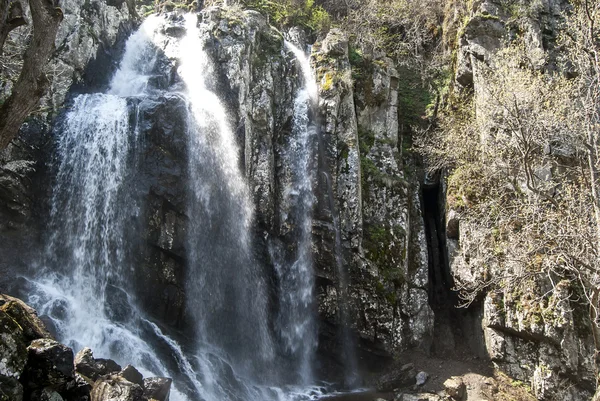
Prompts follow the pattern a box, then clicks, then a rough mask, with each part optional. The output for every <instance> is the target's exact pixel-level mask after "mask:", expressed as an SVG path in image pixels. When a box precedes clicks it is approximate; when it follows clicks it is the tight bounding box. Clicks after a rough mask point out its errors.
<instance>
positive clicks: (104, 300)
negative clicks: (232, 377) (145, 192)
mask: <svg viewBox="0 0 600 401" xmlns="http://www.w3.org/2000/svg"><path fill="white" fill-rule="evenodd" d="M160 23H161V19H160V18H158V17H151V18H148V19H146V21H145V22H144V23H143V24H142V26H141V27H140V29H139V30H138V31H137V32H136V33H135V34H134V35H132V36H131V37H130V39H129V40H128V42H127V45H126V51H125V56H124V58H123V61H122V62H121V64H120V67H119V70H118V71H117V72H116V73H115V75H114V77H113V80H112V82H111V85H110V89H109V91H108V93H106V94H101V93H96V94H84V95H80V96H78V97H77V98H76V99H75V100H74V102H73V105H72V107H71V109H70V111H69V112H68V113H67V115H66V117H65V119H64V122H63V123H62V124H60V126H59V127H58V129H56V130H55V132H56V135H57V151H56V153H57V160H58V163H57V167H58V168H57V176H56V184H55V187H54V190H53V196H52V199H51V215H50V227H51V229H52V231H51V232H52V235H51V236H50V238H49V240H48V245H47V249H46V257H45V260H44V262H43V263H44V265H43V267H41V268H40V270H41V272H40V274H39V275H38V277H37V278H35V279H31V280H30V283H31V284H32V288H31V293H30V299H29V301H30V303H31V304H32V305H33V306H34V307H36V309H37V310H38V311H39V313H40V314H43V315H47V316H49V317H50V318H51V319H52V320H53V323H54V325H55V327H56V331H57V335H58V337H59V338H60V339H61V340H62V341H63V342H65V343H67V344H69V345H70V346H71V347H73V348H74V349H75V351H77V350H79V349H81V348H82V347H83V346H87V347H90V348H92V350H93V351H94V352H95V354H96V355H99V356H102V357H109V358H112V359H115V360H117V361H118V362H120V363H131V364H133V365H135V366H136V367H138V369H139V370H140V371H141V372H142V373H144V374H145V375H150V376H155V375H161V376H166V375H168V369H167V368H166V367H165V364H164V362H163V358H161V357H159V355H158V354H157V352H156V351H155V350H154V349H153V348H152V346H151V345H150V343H149V342H148V341H147V338H145V337H146V335H145V333H146V334H148V333H152V332H154V337H155V338H157V339H159V340H162V341H164V340H165V338H166V337H164V335H163V334H162V333H161V332H160V330H159V329H158V328H157V327H155V326H153V324H152V323H150V322H148V321H146V320H145V319H144V318H143V316H142V315H141V314H140V312H139V311H138V310H137V309H136V307H135V306H134V305H135V302H134V301H133V300H132V299H131V296H130V294H131V293H132V292H131V288H129V284H128V278H130V277H131V274H130V272H131V270H132V268H131V267H130V265H129V263H130V261H129V260H128V257H127V253H128V249H129V248H128V246H129V244H128V243H127V241H126V238H124V232H125V231H126V225H127V224H128V222H130V221H131V220H132V219H135V218H136V213H137V205H136V203H135V200H134V199H131V197H130V196H129V194H128V191H127V190H126V184H127V183H128V181H129V180H130V178H131V174H132V170H133V164H134V161H135V157H134V149H135V145H136V141H137V137H136V133H137V129H135V127H133V128H132V127H131V126H130V113H131V110H130V107H129V105H128V101H127V97H144V96H146V86H147V83H148V79H149V77H150V72H151V71H152V69H153V68H154V63H155V61H156V57H157V50H156V48H155V46H154V45H153V40H155V39H156V36H157V35H158V34H157V32H158V26H159V24H160ZM172 354H173V355H174V357H175V358H178V359H180V360H184V359H185V357H184V356H183V355H182V354H181V352H179V354H178V352H177V350H173V352H172ZM189 381H190V382H192V383H195V379H194V378H190V380H189ZM196 384H197V383H196ZM197 387H199V386H197ZM172 398H173V399H174V400H178V399H183V396H182V394H181V393H180V392H179V391H178V390H177V386H175V388H174V389H173V390H172Z"/></svg>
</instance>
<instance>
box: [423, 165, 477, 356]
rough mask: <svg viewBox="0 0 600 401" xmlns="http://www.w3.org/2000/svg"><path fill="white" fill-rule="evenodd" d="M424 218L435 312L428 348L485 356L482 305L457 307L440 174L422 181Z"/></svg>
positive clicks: (446, 353) (430, 283) (432, 303)
mask: <svg viewBox="0 0 600 401" xmlns="http://www.w3.org/2000/svg"><path fill="white" fill-rule="evenodd" d="M422 196H423V221H424V223H425V234H426V237H427V248H428V256H429V258H428V260H429V306H430V307H431V309H432V310H433V312H434V316H435V321H434V329H433V330H434V331H433V343H432V349H431V351H432V352H433V353H434V354H436V355H446V356H448V355H450V356H454V357H459V358H460V357H463V356H465V355H469V356H478V357H483V356H485V350H484V349H483V348H482V344H483V339H482V335H483V334H482V330H481V305H480V303H479V302H474V303H473V304H471V305H470V306H469V307H468V308H459V307H458V306H459V304H460V300H459V297H458V294H457V292H456V291H455V290H454V278H453V276H452V272H451V266H450V259H449V254H448V248H447V236H446V224H445V222H446V197H445V193H444V185H443V183H442V178H441V177H440V175H439V174H435V175H432V176H427V177H426V178H425V181H424V182H423V184H422Z"/></svg>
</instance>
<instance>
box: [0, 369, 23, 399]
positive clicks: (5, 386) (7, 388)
mask: <svg viewBox="0 0 600 401" xmlns="http://www.w3.org/2000/svg"><path fill="white" fill-rule="evenodd" d="M0 400H2V401H22V400H23V385H22V384H21V383H20V382H19V381H18V380H17V379H15V378H14V377H6V376H2V375H0Z"/></svg>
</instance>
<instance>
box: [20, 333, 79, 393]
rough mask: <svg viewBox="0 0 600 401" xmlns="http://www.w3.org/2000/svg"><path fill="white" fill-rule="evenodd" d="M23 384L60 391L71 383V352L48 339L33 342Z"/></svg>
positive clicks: (29, 348)
mask: <svg viewBox="0 0 600 401" xmlns="http://www.w3.org/2000/svg"><path fill="white" fill-rule="evenodd" d="M27 351H28V354H29V357H28V361H27V368H26V370H25V372H24V380H25V381H24V382H25V383H26V385H27V387H29V388H34V389H35V388H43V387H51V388H52V389H54V390H57V391H62V390H64V389H65V388H66V386H67V384H68V383H69V382H71V381H73V374H74V373H73V350H71V348H69V347H67V346H65V345H62V344H60V343H58V342H56V341H54V340H50V339H38V340H33V341H32V342H31V344H29V347H27Z"/></svg>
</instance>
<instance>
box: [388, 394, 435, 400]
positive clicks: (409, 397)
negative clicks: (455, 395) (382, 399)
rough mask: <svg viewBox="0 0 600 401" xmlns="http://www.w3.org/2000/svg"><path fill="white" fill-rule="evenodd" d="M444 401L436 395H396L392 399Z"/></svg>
mask: <svg viewBox="0 0 600 401" xmlns="http://www.w3.org/2000/svg"><path fill="white" fill-rule="evenodd" d="M443 400H444V399H443V398H442V397H440V396H439V395H437V394H430V393H420V394H404V393H402V394H398V395H397V396H396V397H394V401H443Z"/></svg>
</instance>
